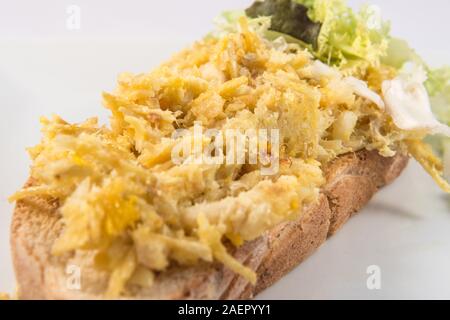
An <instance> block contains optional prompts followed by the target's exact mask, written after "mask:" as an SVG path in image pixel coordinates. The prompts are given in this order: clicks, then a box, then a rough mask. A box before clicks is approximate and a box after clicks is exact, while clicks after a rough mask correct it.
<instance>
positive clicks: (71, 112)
mask: <svg viewBox="0 0 450 320" xmlns="http://www.w3.org/2000/svg"><path fill="white" fill-rule="evenodd" d="M252 2H253V1H251V0H214V1H206V0H190V1H186V0H166V1H156V0H151V1H150V0H128V1H110V0H109V1H107V0H96V1H92V0H72V1H66V0H40V1H31V0H15V1H7V0H0V111H1V114H0V147H1V149H0V150H1V157H0V177H1V181H0V292H2V291H9V292H13V290H14V287H15V283H14V276H13V270H12V265H11V260H10V253H9V224H10V219H11V215H12V211H13V205H11V204H9V203H8V202H7V200H6V199H7V197H8V196H9V195H11V194H12V193H13V192H14V191H15V190H17V189H19V188H20V187H21V186H22V184H23V183H24V182H25V181H26V179H27V177H28V166H29V160H28V156H27V154H26V152H25V148H26V147H28V146H32V145H35V144H36V143H38V142H39V139H40V133H39V121H38V120H39V117H40V116H42V115H45V116H51V114H53V113H57V114H59V115H61V116H62V117H63V118H65V119H66V120H69V121H71V122H77V121H82V120H84V119H85V118H87V117H90V116H96V115H98V116H99V117H100V119H101V121H102V122H105V121H106V119H107V113H106V111H105V110H103V108H102V107H101V99H100V96H101V92H102V91H108V90H112V89H113V88H114V86H115V79H116V77H117V75H118V74H119V73H120V72H123V71H130V72H136V73H138V72H146V71H149V70H151V69H152V67H154V66H156V65H157V64H158V63H160V62H161V61H163V60H164V59H166V58H168V57H169V56H170V55H171V54H173V53H174V52H176V51H177V50H179V49H181V48H183V47H185V46H187V45H189V44H190V43H191V42H193V41H195V40H197V39H201V38H202V37H203V36H204V35H205V34H207V33H208V32H209V31H210V30H212V28H213V19H214V17H216V16H218V15H219V14H220V13H221V12H222V11H224V10H230V9H244V8H246V7H248V6H249V5H250V4H251V3H252ZM366 2H367V1H359V0H351V1H349V3H350V4H351V5H352V6H353V7H355V8H357V7H359V6H360V5H362V4H363V3H366ZM370 4H374V5H378V6H379V7H380V8H381V12H382V15H383V17H384V18H385V19H387V20H391V21H392V34H393V35H395V36H397V37H400V38H404V39H407V40H408V41H409V42H410V44H411V45H412V47H415V48H417V51H418V52H419V54H420V55H422V56H423V57H424V58H425V60H426V61H428V62H429V63H430V64H431V65H432V66H439V65H441V64H445V63H450V55H449V53H450V42H449V41H448V32H449V30H450V19H449V18H448V12H450V1H444V0H428V1H423V0H395V1H392V0H370ZM449 227H450V215H449V207H448V206H447V203H446V201H444V197H443V195H442V194H441V193H440V192H439V191H438V190H437V188H436V187H435V186H434V184H433V183H432V181H431V180H430V179H429V178H428V177H427V176H426V175H425V174H423V173H422V171H420V170H419V168H418V166H417V165H415V164H413V165H412V166H410V168H409V169H408V171H407V173H406V174H405V176H404V177H402V179H401V181H399V182H397V183H396V184H395V185H393V186H391V187H389V188H388V189H386V190H384V191H383V192H382V193H381V194H380V195H378V196H377V197H376V199H375V200H374V202H373V203H372V205H371V206H369V207H368V208H367V209H365V214H364V215H360V216H358V217H357V218H355V219H354V220H353V221H352V222H350V223H349V225H348V226H347V227H346V230H344V232H341V233H340V234H338V235H337V236H336V237H334V238H333V239H331V241H329V243H327V244H326V245H325V246H324V247H323V248H322V249H321V250H320V251H319V252H318V253H317V254H316V255H314V257H313V258H312V259H310V260H308V261H307V262H306V263H305V264H303V265H302V266H301V267H299V268H297V269H296V270H295V272H293V273H291V274H290V275H289V276H288V277H286V278H285V279H284V280H282V281H281V282H280V283H278V284H277V285H276V286H275V287H274V288H272V289H270V290H268V291H267V292H265V293H264V294H263V295H262V296H261V297H262V298H267V299H276V298H280V299H281V298H286V299H287V298H294V299H295V298H334V299H339V298H376V299H384V298H437V299H440V298H450V271H448V270H450V256H449V255H448V252H450V236H449V235H448V234H450V233H449V232H448V230H449ZM370 265H379V266H380V268H381V271H382V276H383V286H382V289H381V290H376V291H371V290H368V289H367V287H366V279H367V277H368V275H367V273H366V269H367V267H368V266H370Z"/></svg>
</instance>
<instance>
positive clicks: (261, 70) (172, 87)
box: [12, 20, 436, 296]
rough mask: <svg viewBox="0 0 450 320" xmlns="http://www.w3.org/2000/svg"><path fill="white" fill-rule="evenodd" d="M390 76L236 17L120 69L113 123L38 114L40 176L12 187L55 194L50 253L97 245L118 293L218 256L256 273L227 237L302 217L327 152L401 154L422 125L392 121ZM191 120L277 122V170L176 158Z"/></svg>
mask: <svg viewBox="0 0 450 320" xmlns="http://www.w3.org/2000/svg"><path fill="white" fill-rule="evenodd" d="M394 76H395V72H393V71H392V70H391V69H390V68H388V67H384V66H380V67H379V68H377V69H376V70H375V69H373V70H369V71H368V73H367V74H366V75H364V77H363V78H361V79H356V78H344V77H343V75H341V74H340V73H339V72H338V71H337V70H335V69H331V68H329V67H326V68H324V66H323V65H318V64H317V62H315V61H314V60H313V59H312V57H311V56H310V55H309V54H308V53H307V52H306V51H304V50H302V49H300V48H299V47H297V46H296V45H288V44H285V43H284V44H281V45H280V41H276V42H270V41H267V40H265V39H263V38H261V37H260V36H259V35H258V34H257V33H255V32H253V31H252V30H250V28H249V27H248V25H247V23H246V21H245V20H241V22H240V30H239V31H238V32H235V33H230V34H228V35H224V36H223V37H220V38H214V37H210V38H207V39H205V40H203V41H200V42H198V43H196V44H194V45H193V47H191V48H189V49H187V50H184V51H182V52H181V53H179V54H177V55H176V56H174V57H173V58H172V59H171V60H170V61H168V62H167V63H165V64H163V65H161V66H160V67H159V68H158V69H156V70H154V71H153V72H151V73H148V74H140V75H132V74H123V75H121V76H120V78H119V80H118V88H117V90H116V91H115V92H113V93H105V94H104V104H105V106H106V107H107V108H108V109H109V110H111V113H112V116H111V125H110V127H106V126H99V125H98V123H97V120H96V119H89V120H87V121H86V122H84V123H81V124H69V123H67V122H65V121H64V120H62V119H61V118H59V117H57V116H55V117H54V118H53V119H51V120H47V119H42V124H43V134H44V138H43V140H42V142H41V144H39V145H38V146H36V147H34V148H31V149H30V150H29V151H30V155H31V157H32V159H33V166H32V169H31V176H32V178H33V179H34V181H36V184H35V185H34V186H32V187H30V188H27V189H24V190H21V191H19V192H18V193H17V194H16V195H14V196H13V197H12V199H13V200H19V199H22V198H24V197H28V196H35V195H38V196H47V197H53V198H58V199H59V200H60V204H61V206H60V208H59V212H60V214H61V216H62V219H63V221H64V223H65V229H64V232H63V233H62V235H61V236H60V237H59V239H58V240H57V241H56V243H55V244H54V246H53V253H54V254H55V255H62V254H64V253H67V252H73V251H76V250H91V251H94V252H95V253H96V262H97V264H98V266H99V267H102V268H107V269H108V270H110V272H111V276H110V281H109V287H108V292H107V294H108V295H110V296H119V295H120V294H123V293H124V290H126V285H127V284H128V283H138V284H140V285H143V286H150V285H151V284H152V282H153V279H154V276H155V275H156V274H157V273H159V272H164V271H165V270H166V269H167V268H169V267H170V266H172V265H181V266H189V265H194V264H196V263H198V262H199V261H206V262H212V261H219V262H221V263H223V264H224V265H226V266H227V267H228V268H230V269H231V270H233V271H235V272H236V273H238V274H240V275H242V276H244V277H245V278H246V279H248V280H249V281H250V282H252V283H255V282H256V275H255V273H254V272H253V271H252V270H251V269H249V268H247V267H245V266H243V265H242V264H241V263H239V262H238V261H236V260H235V259H234V258H233V257H232V256H231V255H230V254H229V252H228V251H227V249H226V242H231V243H232V244H233V245H234V246H240V245H242V244H243V243H245V242H246V241H250V240H253V239H255V238H257V237H259V236H261V235H262V234H263V233H264V232H265V231H267V230H270V229H271V228H273V227H274V226H276V225H277V224H279V223H281V222H285V221H289V220H291V219H297V218H299V217H300V215H301V214H302V210H303V208H304V207H305V206H307V205H309V204H312V203H314V202H315V201H316V200H317V198H318V194H319V190H320V187H321V186H322V185H323V184H324V183H325V181H324V177H323V174H322V170H321V167H322V165H323V164H324V163H327V162H329V161H331V160H333V159H334V158H336V157H337V156H339V155H341V154H344V153H347V152H352V151H357V150H360V149H363V148H366V149H369V150H378V151H379V152H380V153H381V154H382V155H384V156H393V155H394V154H395V153H396V152H397V151H398V150H401V149H402V150H403V149H405V148H406V145H405V144H404V142H403V141H405V140H407V139H409V140H411V141H416V140H417V139H421V138H422V137H423V136H422V135H421V134H420V133H414V134H412V133H406V132H405V131H402V130H399V129H397V128H396V127H395V125H394V123H393V121H392V119H391V118H390V116H389V115H387V114H386V113H385V112H384V111H383V107H384V105H382V101H381V102H380V101H379V100H377V98H376V97H377V94H378V93H381V84H382V82H383V80H386V79H392V78H393V77H394ZM361 80H363V81H364V82H362V81H361ZM366 83H368V84H369V87H370V88H369V87H367V85H366ZM196 121H201V123H202V125H203V126H204V127H205V128H216V129H218V130H221V131H222V132H224V131H225V130H227V129H240V130H246V129H249V128H253V129H258V128H262V129H270V128H276V129H279V130H280V140H281V141H282V143H283V148H282V150H281V153H280V157H281V161H280V171H279V173H278V174H277V175H274V176H269V177H264V176H262V175H261V174H259V171H260V169H261V165H251V166H250V165H237V164H236V165H229V164H228V165H216V164H214V165H207V164H195V163H190V164H186V165H175V164H174V163H173V162H172V160H171V150H172V148H173V146H174V144H175V141H174V140H173V139H172V138H171V135H172V133H173V132H174V131H175V130H176V129H179V128H185V129H191V128H192V127H193V125H194V122H196ZM410 145H413V146H417V143H415V144H414V143H411V144H410ZM416 149H417V148H416V147H415V148H414V149H413V150H416ZM435 168H436V166H435V167H433V168H431V169H430V170H434V169H435Z"/></svg>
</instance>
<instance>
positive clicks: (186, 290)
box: [11, 151, 408, 299]
mask: <svg viewBox="0 0 450 320" xmlns="http://www.w3.org/2000/svg"><path fill="white" fill-rule="evenodd" d="M407 162H408V157H407V156H406V155H397V156H395V157H392V158H385V157H382V156H380V155H378V153H377V152H375V151H359V152H357V153H350V154H346V155H343V156H340V157H339V158H337V159H336V160H334V161H332V162H331V163H329V164H328V165H327V166H326V168H324V174H325V177H326V179H327V183H326V184H325V186H324V187H323V188H322V189H321V195H320V198H319V201H318V202H317V203H316V204H314V205H312V206H310V207H308V208H307V209H306V210H305V213H304V214H303V215H302V217H301V218H300V219H299V220H297V221H293V222H287V223H283V224H281V225H278V226H277V227H275V228H273V229H272V230H270V231H269V232H266V233H265V234H264V235H263V236H261V237H259V238H258V239H256V240H254V241H251V242H248V243H246V244H245V245H244V246H242V247H240V248H238V249H234V252H233V255H234V257H235V258H237V260H239V261H240V262H242V263H244V264H245V265H246V266H248V267H250V268H251V269H253V270H254V271H256V273H257V275H258V282H257V284H256V285H255V286H253V285H251V284H250V283H249V282H248V281H247V280H245V279H244V278H242V277H241V276H239V275H236V274H235V273H233V272H232V271H230V270H229V269H227V268H226V267H224V266H223V265H221V264H218V263H202V264H199V265H196V266H195V267H171V269H169V270H168V271H165V272H163V273H160V274H158V275H156V278H155V282H154V284H153V286H151V287H150V288H147V289H143V288H141V287H138V286H133V285H128V286H127V288H126V290H125V293H124V295H123V296H122V298H123V299H250V298H252V297H254V296H255V295H257V294H258V293H259V292H261V291H263V290H264V289H266V288H268V287H270V286H271V285H273V284H274V283H275V282H276V281H278V280H279V279H280V278H282V277H283V276H284V275H286V274H287V273H288V272H289V271H291V270H292V269H293V268H295V267H296V266H297V265H298V264H300V263H301V262H302V261H304V260H305V259H306V258H307V257H308V256H310V255H311V254H312V253H313V252H314V251H315V250H316V249H317V248H319V247H320V246H321V245H322V244H323V243H324V242H325V241H326V239H327V238H328V237H330V236H332V235H333V234H335V233H336V232H337V231H338V230H339V229H340V228H341V227H342V226H343V225H344V224H345V222H346V221H347V220H348V219H349V218H350V217H351V216H352V215H354V214H355V213H356V212H358V211H359V210H360V209H361V208H363V207H364V206H365V205H366V204H367V203H368V201H369V200H370V199H371V197H372V196H373V195H374V194H375V193H376V192H377V190H379V189H380V188H381V187H383V186H385V185H387V184H390V183H391V182H392V181H394V180H395V179H396V178H397V177H398V176H399V175H400V173H401V172H402V171H403V169H404V168H405V167H406V165H407ZM28 184H32V181H29V182H28ZM58 206H59V204H58V201H57V200H52V201H49V200H46V199H44V198H39V197H29V198H26V199H23V200H21V201H19V202H18V203H17V206H16V209H15V212H14V217H13V222H12V231H11V247H12V256H13V262H14V268H15V272H16V279H17V284H18V298H19V299H102V298H103V297H104V296H103V292H104V291H105V288H106V286H107V281H108V274H107V273H106V272H103V271H100V270H97V269H95V268H94V267H93V256H92V254H88V253H83V252H80V251H77V252H76V253H73V254H66V255H64V256H62V257H55V256H53V255H52V254H51V247H52V245H53V243H54V241H55V240H56V239H57V237H58V236H59V234H60V232H61V229H62V227H63V224H62V221H61V218H60V217H59V216H58V213H57V212H56V210H57V208H58ZM231 250H233V249H231ZM71 265H75V266H78V267H80V271H81V288H80V290H71V289H70V287H68V286H67V283H68V281H69V279H68V277H69V275H68V274H67V273H66V271H67V266H71Z"/></svg>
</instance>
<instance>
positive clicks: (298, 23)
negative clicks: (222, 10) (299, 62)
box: [245, 0, 322, 47]
mask: <svg viewBox="0 0 450 320" xmlns="http://www.w3.org/2000/svg"><path fill="white" fill-rule="evenodd" d="M245 13H246V14H247V16H249V17H251V18H257V17H261V16H265V17H269V16H270V17H272V24H271V27H270V29H271V30H273V31H277V32H281V33H284V34H288V35H290V36H292V37H294V38H297V39H299V40H302V41H304V42H306V43H308V44H311V45H313V46H314V47H317V39H318V37H319V33H320V28H321V27H322V24H321V23H317V22H314V21H312V20H311V19H310V18H309V17H308V8H307V7H305V6H304V5H301V4H300V3H297V2H295V1H292V0H264V1H256V2H255V3H254V4H253V5H252V6H251V7H250V8H248V9H247V10H246V11H245Z"/></svg>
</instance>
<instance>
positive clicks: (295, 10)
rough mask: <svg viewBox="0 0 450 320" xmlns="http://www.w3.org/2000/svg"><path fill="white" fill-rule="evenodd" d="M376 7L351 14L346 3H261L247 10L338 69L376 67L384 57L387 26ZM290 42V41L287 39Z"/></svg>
mask: <svg viewBox="0 0 450 320" xmlns="http://www.w3.org/2000/svg"><path fill="white" fill-rule="evenodd" d="M374 8H375V7H371V6H364V7H362V8H361V10H360V11H359V12H354V11H353V10H352V9H351V8H350V7H348V6H347V3H346V1H345V0H264V1H262V2H261V1H257V2H255V3H254V4H253V5H252V6H251V7H250V8H248V9H247V10H246V14H247V16H249V17H252V18H256V17H260V16H270V17H271V27H270V30H272V31H275V32H277V33H279V34H280V35H288V36H290V37H291V38H295V39H298V40H300V41H301V42H303V43H306V44H307V45H309V46H310V47H312V50H311V52H312V54H313V55H314V56H315V57H316V58H318V59H320V60H322V61H323V62H325V63H327V64H329V65H334V66H337V67H339V68H341V69H351V70H362V71H364V70H365V69H366V68H367V67H369V66H378V65H379V64H380V59H381V58H382V57H383V56H386V55H387V51H388V47H389V40H390V36H389V32H390V25H389V23H386V22H384V21H382V20H381V18H380V16H379V13H378V12H377V10H375V9H374ZM286 40H287V41H288V42H292V39H286Z"/></svg>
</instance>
